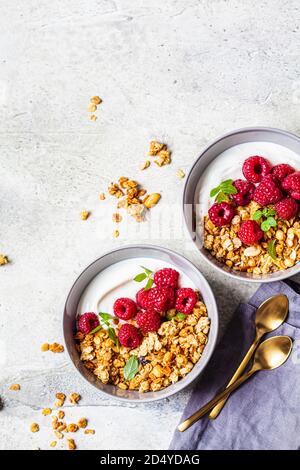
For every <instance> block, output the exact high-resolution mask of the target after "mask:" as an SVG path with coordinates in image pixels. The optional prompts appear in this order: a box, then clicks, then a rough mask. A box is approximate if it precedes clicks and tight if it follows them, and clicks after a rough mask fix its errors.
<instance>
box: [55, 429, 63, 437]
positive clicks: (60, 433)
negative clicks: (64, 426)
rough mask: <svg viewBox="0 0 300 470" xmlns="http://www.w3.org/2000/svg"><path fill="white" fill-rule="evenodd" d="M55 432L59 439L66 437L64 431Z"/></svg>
mask: <svg viewBox="0 0 300 470" xmlns="http://www.w3.org/2000/svg"><path fill="white" fill-rule="evenodd" d="M54 434H55V436H56V437H57V439H63V437H64V435H63V433H62V432H59V431H57V430H55V431H54Z"/></svg>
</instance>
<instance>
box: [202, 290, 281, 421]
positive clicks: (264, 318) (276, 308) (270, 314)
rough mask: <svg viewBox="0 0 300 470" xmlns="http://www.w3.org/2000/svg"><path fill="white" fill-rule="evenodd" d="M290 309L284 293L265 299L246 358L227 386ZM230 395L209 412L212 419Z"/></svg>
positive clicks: (258, 314) (257, 316) (257, 314)
mask: <svg viewBox="0 0 300 470" xmlns="http://www.w3.org/2000/svg"><path fill="white" fill-rule="evenodd" d="M288 310H289V300H288V298H287V296H286V295H284V294H277V295H273V296H272V297H269V298H268V299H267V300H265V301H264V302H263V303H262V304H260V306H259V307H258V309H257V310H256V313H255V327H256V328H255V338H254V341H253V343H252V344H251V346H250V348H249V350H248V352H247V353H246V355H245V356H244V359H243V360H242V362H241V363H240V365H239V366H238V368H237V370H236V372H235V373H234V375H233V376H232V378H231V380H230V382H228V384H227V387H229V385H231V384H233V383H234V382H235V381H236V380H237V379H238V378H239V377H240V375H241V374H242V373H243V372H244V370H245V367H246V366H247V364H248V362H249V361H250V359H251V357H252V355H253V354H254V351H255V349H256V347H257V345H258V343H259V341H260V340H261V338H262V336H263V335H265V334H266V333H270V332H271V331H274V330H276V329H277V328H278V327H279V326H280V325H282V323H283V322H284V320H285V319H286V316H287V314H288ZM228 397H229V394H228V395H227V396H226V398H224V400H222V401H220V403H218V404H217V406H215V407H214V408H213V409H212V410H211V412H210V414H209V418H210V419H215V418H216V417H217V416H218V414H219V413H220V411H221V410H222V408H223V406H224V405H225V402H226V400H227V398H228Z"/></svg>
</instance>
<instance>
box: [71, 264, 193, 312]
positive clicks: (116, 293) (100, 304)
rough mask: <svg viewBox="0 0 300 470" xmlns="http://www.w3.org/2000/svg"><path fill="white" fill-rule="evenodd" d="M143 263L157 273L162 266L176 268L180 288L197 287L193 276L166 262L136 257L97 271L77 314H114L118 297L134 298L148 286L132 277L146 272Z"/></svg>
mask: <svg viewBox="0 0 300 470" xmlns="http://www.w3.org/2000/svg"><path fill="white" fill-rule="evenodd" d="M141 266H145V267H146V268H149V269H151V271H153V272H155V271H157V270H158V269H161V268H173V269H176V270H177V271H178V272H179V274H180V276H179V286H180V287H183V286H184V287H191V288H192V289H196V286H195V284H194V283H193V282H192V281H191V280H190V278H189V277H188V276H187V275H186V274H185V273H183V272H182V271H180V270H179V269H178V268H177V267H176V266H173V265H171V264H169V263H166V262H165V261H161V260H158V259H153V258H133V259H128V260H124V261H120V262H118V263H115V264H113V265H111V266H109V267H108V268H106V269H104V270H103V271H101V272H100V273H99V274H97V276H96V277H94V279H93V280H92V281H91V282H90V284H89V285H88V286H87V287H86V289H85V291H84V292H83V294H82V296H81V298H80V301H79V304H78V309H77V315H81V314H83V313H85V312H95V313H99V312H106V313H110V314H113V304H114V302H115V300H117V299H118V298H119V297H129V298H131V299H133V300H135V294H136V293H137V291H138V290H139V289H141V288H142V287H144V286H145V283H146V281H143V282H136V281H134V280H133V278H134V277H135V276H136V275H137V274H139V273H141V272H143V269H142V268H141Z"/></svg>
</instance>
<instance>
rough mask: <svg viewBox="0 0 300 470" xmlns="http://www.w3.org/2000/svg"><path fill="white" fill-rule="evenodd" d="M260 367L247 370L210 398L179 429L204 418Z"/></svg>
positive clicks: (186, 427) (182, 429) (184, 428)
mask: <svg viewBox="0 0 300 470" xmlns="http://www.w3.org/2000/svg"><path fill="white" fill-rule="evenodd" d="M257 370H258V369H255V368H253V367H252V369H250V370H249V371H248V372H246V373H245V374H244V375H242V376H241V377H240V378H239V379H237V380H236V382H234V383H233V384H232V385H230V386H229V387H228V388H225V390H223V392H220V393H218V395H217V396H215V398H213V399H212V400H210V401H209V402H208V403H206V405H204V406H202V408H200V410H198V411H196V412H195V413H194V414H192V415H191V416H190V417H189V418H187V419H186V420H185V421H183V422H182V423H180V424H179V426H178V428H177V429H178V431H181V432H183V431H185V430H186V429H188V428H189V427H190V426H191V425H192V424H194V423H195V422H196V421H198V419H200V418H202V416H204V415H205V414H206V413H207V412H208V411H209V410H211V409H212V408H213V407H214V406H215V405H216V404H217V403H218V402H219V401H220V400H222V399H223V398H224V397H226V396H227V395H228V394H229V393H231V392H233V390H235V389H236V388H238V387H239V386H240V385H241V384H242V383H243V382H245V380H247V379H249V377H251V375H252V374H254V373H255V372H257Z"/></svg>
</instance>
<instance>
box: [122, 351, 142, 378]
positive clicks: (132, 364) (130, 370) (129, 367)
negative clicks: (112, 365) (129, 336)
mask: <svg viewBox="0 0 300 470" xmlns="http://www.w3.org/2000/svg"><path fill="white" fill-rule="evenodd" d="M138 370H139V361H138V359H137V357H136V356H131V358H130V359H128V361H127V362H126V364H125V367H124V379H125V380H131V379H133V377H134V376H135V375H136V373H137V372H138Z"/></svg>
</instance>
